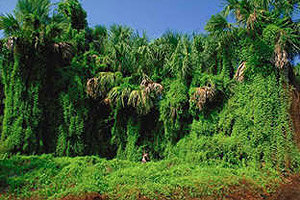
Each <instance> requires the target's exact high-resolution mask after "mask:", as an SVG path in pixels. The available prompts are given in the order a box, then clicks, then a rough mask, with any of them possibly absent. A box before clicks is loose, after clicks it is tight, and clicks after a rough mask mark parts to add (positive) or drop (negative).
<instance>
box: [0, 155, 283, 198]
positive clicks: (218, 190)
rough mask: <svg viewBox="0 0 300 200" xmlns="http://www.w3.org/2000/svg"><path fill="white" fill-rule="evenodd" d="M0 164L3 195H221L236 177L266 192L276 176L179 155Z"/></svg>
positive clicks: (48, 157)
mask: <svg viewBox="0 0 300 200" xmlns="http://www.w3.org/2000/svg"><path fill="white" fill-rule="evenodd" d="M0 166H1V168H0V174H1V176H0V182H1V189H5V190H6V191H8V193H6V194H4V195H3V196H1V198H2V199H5V198H10V197H17V198H21V199H22V198H30V197H35V198H42V199H59V198H63V197H66V196H68V195H78V196H80V195H84V194H87V193H92V192H96V193H99V194H102V195H108V196H109V197H110V198H111V199H136V198H138V197H140V196H144V197H147V198H150V199H157V198H166V199H182V198H187V197H190V198H200V199H201V198H208V197H212V198H213V197H214V198H221V197H222V196H224V195H228V194H230V192H231V189H230V188H233V187H236V186H237V185H238V184H240V183H241V182H245V181H246V182H248V183H249V184H250V185H252V187H253V188H249V189H252V190H254V191H255V192H256V193H259V194H260V195H265V194H266V193H264V192H263V191H267V192H268V193H270V192H272V191H273V190H274V189H275V188H276V186H277V185H278V182H279V181H280V178H279V176H278V174H277V173H276V172H275V171H264V170H261V171H259V170H256V169H254V168H249V167H243V168H237V169H235V168H228V167H227V168H225V167H220V166H219V167H214V166H209V165H207V164H204V163H202V164H201V165H199V164H195V163H187V162H182V161H179V160H178V159H172V160H164V161H160V162H150V163H146V164H142V163H136V162H130V161H125V160H116V159H114V160H110V161H106V160H103V159H100V158H98V157H93V156H90V157H77V158H68V157H61V158H54V157H53V156H51V155H42V156H39V157H37V156H27V157H25V156H13V157H11V158H2V159H1V160H0ZM10 194H13V196H12V195H10Z"/></svg>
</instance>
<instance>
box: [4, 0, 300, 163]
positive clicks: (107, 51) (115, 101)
mask: <svg viewBox="0 0 300 200" xmlns="http://www.w3.org/2000/svg"><path fill="white" fill-rule="evenodd" d="M298 11H299V3H298V1H297V0H289V1H288V0H271V1H270V0H252V1H250V0H227V1H226V4H225V7H224V10H223V11H222V12H221V13H219V14H216V15H213V16H212V17H211V19H210V20H209V21H208V23H207V25H206V30H207V31H208V33H209V34H207V35H197V34H195V35H184V34H179V33H175V32H167V33H165V34H164V35H162V36H161V37H160V38H157V39H154V40H151V41H149V39H148V38H147V36H146V35H145V34H143V35H142V36H141V35H140V34H138V33H136V32H135V31H134V30H132V29H131V28H129V27H125V26H120V25H113V26H111V27H110V28H106V27H104V26H95V27H89V26H88V23H87V20H86V16H87V15H86V12H85V11H84V10H83V9H82V7H81V5H80V3H79V1H78V0H64V1H61V2H60V3H59V4H58V5H57V6H53V5H51V3H50V1H49V0H19V1H18V3H17V5H16V8H15V11H14V13H13V14H8V15H4V16H1V18H0V29H1V30H3V31H4V34H5V38H4V39H2V40H1V54H0V55H1V57H0V58H1V81H2V85H1V87H2V88H3V91H4V92H2V94H1V97H2V100H3V104H2V106H1V114H2V119H1V121H2V129H1V142H0V150H1V152H9V153H22V154H42V153H53V154H55V155H57V156H78V155H100V156H101V157H106V158H113V157H118V158H121V159H129V160H133V161H136V160H140V159H141V155H142V154H143V153H149V154H150V157H151V159H162V158H166V157H173V156H178V157H181V158H183V159H187V160H191V161H201V162H215V161H218V162H223V161H225V162H226V163H228V164H235V165H236V164H239V165H243V164H247V163H248V162H250V161H251V163H252V161H253V162H254V163H263V165H267V166H270V167H274V166H277V167H285V168H289V169H292V168H295V167H297V166H298V167H299V161H300V159H299V151H298V150H297V148H296V145H295V144H294V142H293V127H292V125H291V119H290V117H289V114H288V110H289V104H290V95H289V92H290V90H292V88H297V87H298V86H297V78H296V77H295V75H298V73H299V72H297V71H296V72H294V69H293V66H292V63H293V62H292V61H293V59H294V57H295V56H297V55H299V52H300V51H299V48H300V25H299V20H295V19H293V16H294V14H295V13H297V12H298ZM228 18H234V19H235V20H234V21H233V22H228ZM230 21H232V20H230Z"/></svg>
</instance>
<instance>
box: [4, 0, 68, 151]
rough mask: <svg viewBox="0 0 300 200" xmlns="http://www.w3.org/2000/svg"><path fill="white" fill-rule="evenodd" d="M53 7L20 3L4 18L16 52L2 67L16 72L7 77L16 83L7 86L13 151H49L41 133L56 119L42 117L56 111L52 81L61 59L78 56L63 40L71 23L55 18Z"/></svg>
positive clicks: (30, 0) (44, 1)
mask: <svg viewBox="0 0 300 200" xmlns="http://www.w3.org/2000/svg"><path fill="white" fill-rule="evenodd" d="M50 6H51V3H50V1H49V0H19V1H18V3H17V5H16V9H15V11H14V15H4V16H1V17H0V30H3V31H4V34H5V36H6V38H7V47H8V48H10V49H11V51H12V53H13V59H11V58H9V57H7V59H8V63H9V64H8V66H6V65H3V66H2V67H3V68H4V69H3V71H11V72H10V73H8V74H9V76H8V77H6V79H7V80H10V81H6V82H5V84H4V88H5V107H6V112H5V113H4V120H3V131H2V134H1V138H2V141H3V145H4V146H5V147H4V148H6V149H7V150H8V151H21V152H24V153H38V152H40V151H41V148H42V146H44V147H43V149H44V150H45V151H46V152H47V145H50V143H51V142H50V140H48V139H47V138H51V136H50V137H49V136H47V133H46V132H45V131H44V132H42V131H41V130H42V128H41V126H43V123H47V122H46V121H47V120H51V119H47V120H46V121H43V122H42V120H45V119H46V118H45V117H42V116H43V115H46V113H49V112H50V111H49V110H47V109H49V108H47V106H46V102H48V101H47V99H48V98H50V97H51V98H53V95H52V92H53V91H51V90H53V89H51V88H53V87H52V86H51V84H52V83H50V82H49V80H52V79H53V78H52V77H51V75H52V74H53V73H54V68H55V67H57V65H59V60H66V61H67V62H69V61H70V58H71V57H72V55H73V54H72V45H71V44H70V43H67V42H64V41H63V40H62V35H63V34H64V33H65V30H66V27H67V25H68V24H67V21H66V20H65V19H64V17H63V16H62V15H61V14H60V13H58V12H55V11H54V12H53V14H52V15H51V16H50ZM53 56H55V59H52V58H53ZM12 63H13V64H12ZM11 64H12V65H13V67H12V68H10V65H11ZM11 80H13V81H11ZM41 99H43V100H41ZM44 104H45V105H44ZM15 108H19V110H16V109H15ZM51 112H53V111H51ZM24 113H27V114H26V115H25V114H24ZM42 135H43V136H45V137H42ZM12 140H14V141H15V142H11V141H12ZM46 141H47V142H46Z"/></svg>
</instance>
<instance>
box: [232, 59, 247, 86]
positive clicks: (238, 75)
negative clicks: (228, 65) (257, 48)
mask: <svg viewBox="0 0 300 200" xmlns="http://www.w3.org/2000/svg"><path fill="white" fill-rule="evenodd" d="M245 69H246V62H242V64H240V66H239V67H238V68H237V71H236V73H235V75H234V78H235V79H236V80H238V81H243V80H244V73H245Z"/></svg>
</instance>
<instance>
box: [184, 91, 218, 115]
mask: <svg viewBox="0 0 300 200" xmlns="http://www.w3.org/2000/svg"><path fill="white" fill-rule="evenodd" d="M215 95H216V90H215V87H214V86H204V87H198V88H196V90H195V92H194V94H193V95H192V97H191V99H190V101H191V102H194V103H195V104H196V107H197V108H198V109H199V110H200V111H201V110H203V108H204V107H205V105H206V104H207V103H209V102H212V101H213V100H214V97H215Z"/></svg>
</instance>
